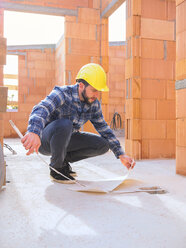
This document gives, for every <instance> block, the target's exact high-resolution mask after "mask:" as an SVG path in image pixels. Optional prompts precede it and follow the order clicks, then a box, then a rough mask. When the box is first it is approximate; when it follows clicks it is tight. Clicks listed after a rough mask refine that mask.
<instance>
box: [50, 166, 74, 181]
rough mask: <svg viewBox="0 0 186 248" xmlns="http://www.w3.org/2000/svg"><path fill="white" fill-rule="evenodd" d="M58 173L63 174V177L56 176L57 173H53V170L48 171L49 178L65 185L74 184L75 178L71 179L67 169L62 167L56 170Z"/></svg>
mask: <svg viewBox="0 0 186 248" xmlns="http://www.w3.org/2000/svg"><path fill="white" fill-rule="evenodd" d="M56 170H57V171H58V172H60V173H61V174H63V175H64V176H62V175H60V174H58V173H57V172H55V171H54V170H52V169H50V178H51V179H52V180H53V181H55V182H58V183H65V184H72V183H75V178H73V177H72V176H71V175H70V173H69V171H68V169H67V167H62V168H57V169H56ZM66 177H67V178H66Z"/></svg>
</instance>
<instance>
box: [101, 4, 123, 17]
mask: <svg viewBox="0 0 186 248" xmlns="http://www.w3.org/2000/svg"><path fill="white" fill-rule="evenodd" d="M124 2H125V0H112V2H110V3H109V4H108V5H107V7H106V8H105V9H104V10H103V11H102V12H101V18H108V17H109V16H110V15H112V13H114V11H115V10H117V9H118V8H119V7H120V6H121V5H122V3H124Z"/></svg>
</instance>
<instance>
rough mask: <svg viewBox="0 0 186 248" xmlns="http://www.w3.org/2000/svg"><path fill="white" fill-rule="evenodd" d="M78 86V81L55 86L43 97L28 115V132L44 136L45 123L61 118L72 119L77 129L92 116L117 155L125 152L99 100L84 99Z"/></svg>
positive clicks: (74, 130)
mask: <svg viewBox="0 0 186 248" xmlns="http://www.w3.org/2000/svg"><path fill="white" fill-rule="evenodd" d="M78 87H79V85H78V84H75V85H70V86H62V87H59V86H56V87H55V88H54V89H53V90H52V92H51V93H50V94H49V95H48V96H47V97H46V98H45V99H44V100H42V101H41V102H40V103H39V104H38V105H36V106H35V107H34V108H33V110H32V112H31V114H30V118H29V125H28V132H33V133H36V134H38V135H39V136H40V137H42V130H43V129H44V127H45V126H46V125H47V124H48V123H50V122H52V121H54V120H57V119H61V118H66V119H69V120H71V121H72V123H73V132H77V131H79V129H80V128H81V126H82V125H83V124H85V123H86V122H87V121H88V120H90V121H91V122H92V124H93V125H94V127H95V129H96V130H97V131H98V133H99V134H100V135H101V136H102V137H103V138H105V139H106V140H107V141H108V142H109V147H110V149H111V150H112V151H113V153H114V154H115V156H116V157H117V158H118V157H119V155H121V154H124V151H123V149H122V147H121V146H120V143H119V141H118V140H117V138H116V137H115V135H114V134H113V131H112V130H111V128H110V127H109V126H108V125H107V123H106V122H105V120H104V117H103V114H102V110H101V104H100V102H99V101H98V100H96V101H94V102H93V103H92V104H91V105H88V104H86V103H83V102H81V101H80V99H79V93H78Z"/></svg>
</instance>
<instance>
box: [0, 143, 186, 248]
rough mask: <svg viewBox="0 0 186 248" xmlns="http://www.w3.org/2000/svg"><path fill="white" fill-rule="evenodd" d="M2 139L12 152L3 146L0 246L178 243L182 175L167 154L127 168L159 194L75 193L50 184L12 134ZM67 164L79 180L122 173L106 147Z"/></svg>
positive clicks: (181, 237) (118, 247) (185, 203)
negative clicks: (101, 152)
mask: <svg viewBox="0 0 186 248" xmlns="http://www.w3.org/2000/svg"><path fill="white" fill-rule="evenodd" d="M121 140H122V142H123V139H121ZM4 142H5V143H7V144H9V145H10V146H11V147H12V148H13V149H15V150H16V152H17V155H12V154H11V152H10V151H9V150H7V149H6V148H5V149H4V154H5V156H6V157H5V160H6V162H7V164H8V167H7V180H8V181H10V182H9V183H7V185H6V188H4V189H3V190H2V191H1V192H0V247H1V248H23V247H24V248H25V247H26V248H44V247H46V248H98V247H104V248H133V247H135V248H175V247H177V248H185V247H186V191H185V189H186V177H184V176H180V175H176V174H175V160H168V159H166V160H142V161H139V162H137V165H136V167H135V169H134V170H133V171H132V173H131V174H130V179H133V180H134V181H135V180H136V182H138V180H141V181H143V182H144V183H146V184H150V185H152V186H160V187H162V188H163V189H166V190H167V191H168V193H166V194H148V193H132V194H96V193H80V192H74V191H70V190H68V188H69V186H68V185H62V184H58V183H53V182H51V181H50V178H49V170H48V168H47V166H45V164H44V163H43V162H42V161H40V160H39V159H38V157H37V156H36V155H31V156H29V157H26V156H25V151H24V149H23V147H22V146H21V145H20V140H19V139H6V140H4ZM44 158H45V159H46V161H49V158H48V157H44ZM73 168H74V169H75V170H76V171H77V172H78V174H79V178H81V179H94V178H96V176H97V175H99V176H100V177H101V176H103V177H113V176H119V175H124V174H125V173H126V170H125V168H124V167H123V166H122V165H121V164H120V162H119V160H116V158H115V157H114V155H113V153H112V152H108V153H107V154H105V155H103V156H100V157H97V158H91V159H87V160H84V161H81V162H77V163H75V164H73Z"/></svg>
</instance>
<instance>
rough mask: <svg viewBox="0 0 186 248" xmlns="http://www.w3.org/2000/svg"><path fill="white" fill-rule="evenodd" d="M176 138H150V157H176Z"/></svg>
mask: <svg viewBox="0 0 186 248" xmlns="http://www.w3.org/2000/svg"><path fill="white" fill-rule="evenodd" d="M175 150H176V147H175V140H150V141H149V158H152V159H154V158H175Z"/></svg>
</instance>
